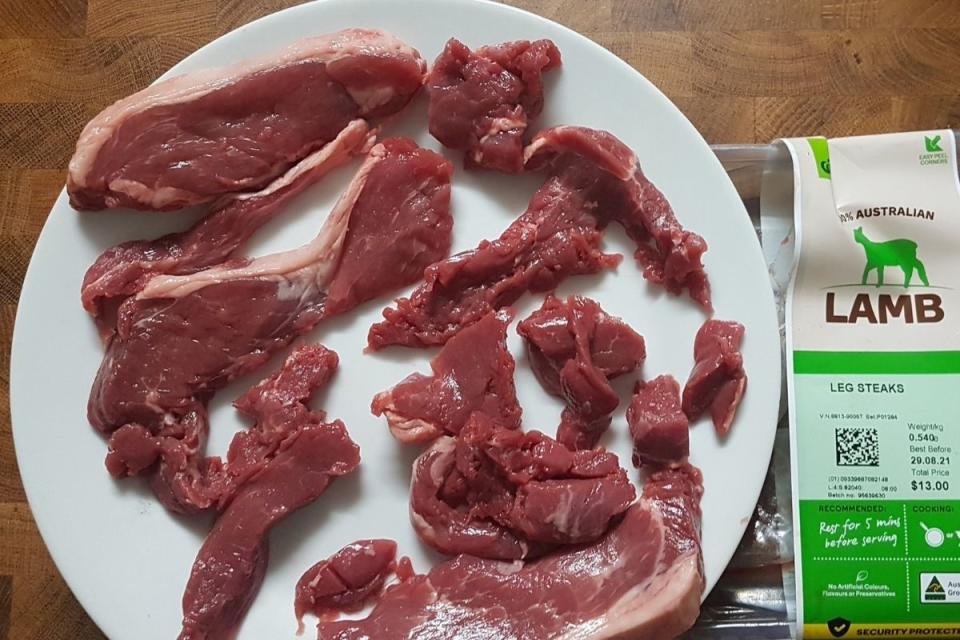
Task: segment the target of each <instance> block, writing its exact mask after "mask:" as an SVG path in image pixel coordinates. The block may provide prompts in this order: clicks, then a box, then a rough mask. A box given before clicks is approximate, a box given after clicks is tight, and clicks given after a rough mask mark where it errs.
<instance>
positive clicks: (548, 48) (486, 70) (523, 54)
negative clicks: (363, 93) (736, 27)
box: [426, 38, 560, 173]
mask: <svg viewBox="0 0 960 640" xmlns="http://www.w3.org/2000/svg"><path fill="white" fill-rule="evenodd" d="M559 66H560V51H559V50H558V49H557V47H556V45H555V44H553V42H551V41H550V40H537V41H536V42H529V41H527V40H518V41H515V42H504V43H502V44H498V45H492V46H488V47H481V48H480V49H477V51H471V50H470V49H469V47H467V46H466V45H465V44H463V43H462V42H460V41H459V40H457V39H455V38H451V39H450V40H449V41H447V44H446V46H445V47H444V48H443V52H441V53H440V55H439V56H438V57H437V59H436V61H435V62H434V63H433V67H432V68H431V70H430V73H429V74H427V78H426V86H427V92H428V94H429V95H430V111H429V121H430V133H431V134H433V137H434V138H436V139H437V140H439V141H440V142H441V144H443V145H444V146H445V147H449V148H451V149H464V150H465V152H466V155H465V158H464V163H465V164H466V166H467V167H482V168H485V169H496V170H498V171H503V172H506V173H520V172H521V171H523V145H524V142H525V140H524V134H525V133H526V130H527V126H528V124H529V121H530V120H531V119H533V118H536V117H537V116H538V115H540V112H541V111H542V110H543V79H542V76H543V74H544V73H545V72H547V71H550V70H551V69H555V68H557V67H559Z"/></svg>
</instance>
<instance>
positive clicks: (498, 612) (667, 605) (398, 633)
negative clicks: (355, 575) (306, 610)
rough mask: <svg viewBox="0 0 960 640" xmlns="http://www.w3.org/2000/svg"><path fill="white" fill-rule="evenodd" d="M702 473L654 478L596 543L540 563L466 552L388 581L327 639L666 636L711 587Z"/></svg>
mask: <svg viewBox="0 0 960 640" xmlns="http://www.w3.org/2000/svg"><path fill="white" fill-rule="evenodd" d="M702 494H703V486H702V481H701V477H700V473H699V471H698V470H696V469H695V468H693V467H690V466H684V467H680V468H677V469H667V470H663V471H658V472H656V473H654V474H652V475H651V476H650V477H649V478H648V479H647V481H646V483H645V485H644V489H643V495H642V497H641V499H640V500H639V502H637V503H636V504H634V505H633V506H632V507H630V508H629V509H628V510H627V512H626V514H625V515H624V518H623V520H622V521H621V522H620V523H619V524H618V525H616V526H615V527H613V528H612V529H611V530H610V531H609V532H607V534H606V535H605V536H604V537H603V538H601V539H600V540H599V541H597V542H595V543H593V544H589V545H583V546H579V547H568V548H563V549H559V550H557V551H556V552H554V553H552V554H550V555H547V556H544V557H542V558H539V559H537V560H534V561H530V562H526V563H520V562H503V561H496V560H487V559H482V558H476V557H473V556H468V555H462V556H459V557H457V558H454V559H452V560H448V561H446V562H443V563H441V564H439V565H437V566H435V567H434V568H433V569H432V570H431V571H430V572H429V573H427V574H426V575H419V576H415V577H412V578H410V579H408V580H405V581H403V582H400V583H398V584H394V585H391V586H389V587H388V588H387V590H386V591H385V592H384V594H383V597H382V598H381V599H380V601H379V602H378V603H377V605H376V606H375V607H374V609H373V611H372V612H371V613H370V615H369V616H367V617H366V618H363V619H360V620H336V621H326V620H322V621H321V622H320V624H319V627H318V631H319V638H321V639H322V640H362V639H363V640H365V639H367V638H378V639H380V638H382V639H384V640H386V639H387V638H389V639H390V640H415V639H419V640H422V639H424V638H429V639H430V640H462V639H464V638H484V639H486V638H491V639H492V638H496V639H497V640H613V639H618V640H626V639H627V638H629V639H630V640H668V639H671V638H675V637H677V636H678V635H680V634H682V633H683V632H684V631H686V630H687V629H689V628H690V627H691V626H692V625H693V623H694V622H695V621H696V619H697V615H698V614H699V612H700V596H701V594H702V592H703V588H704V579H703V564H702V560H701V552H700V497H701V496H702Z"/></svg>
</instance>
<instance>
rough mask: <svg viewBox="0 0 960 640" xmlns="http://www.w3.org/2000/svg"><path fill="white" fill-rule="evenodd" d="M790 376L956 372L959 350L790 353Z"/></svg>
mask: <svg viewBox="0 0 960 640" xmlns="http://www.w3.org/2000/svg"><path fill="white" fill-rule="evenodd" d="M793 371H794V373H864V374H871V373H875V374H884V373H960V351H794V352H793Z"/></svg>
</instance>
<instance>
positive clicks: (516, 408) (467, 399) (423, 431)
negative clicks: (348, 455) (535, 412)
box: [371, 311, 521, 442]
mask: <svg viewBox="0 0 960 640" xmlns="http://www.w3.org/2000/svg"><path fill="white" fill-rule="evenodd" d="M511 317H512V316H511V314H510V313H509V312H507V311H500V312H497V313H489V314H487V315H486V316H485V317H484V318H483V319H482V320H480V321H479V322H477V323H476V324H474V325H471V326H469V327H467V328H466V329H464V330H463V331H462V332H460V333H459V334H457V335H456V336H454V337H453V338H451V340H450V341H449V342H447V344H446V345H444V347H443V349H442V350H441V351H440V353H439V354H438V355H437V357H436V358H434V359H433V360H432V361H431V362H430V368H431V369H432V370H433V375H432V376H425V375H423V374H420V373H413V374H411V375H409V376H407V377H406V378H405V379H404V380H402V381H401V382H400V383H399V384H397V385H396V386H395V387H393V388H392V389H390V390H389V391H384V392H382V393H378V394H377V395H376V397H374V399H373V403H372V405H371V410H372V411H373V413H374V414H375V415H378V416H379V415H384V416H386V418H387V425H388V426H389V427H390V433H392V434H393V437H395V438H396V439H397V440H400V441H401V442H427V441H429V440H433V439H434V438H436V437H437V436H440V435H444V434H450V435H456V434H458V433H460V430H461V429H462V428H463V425H464V424H466V422H467V419H468V418H469V417H470V415H471V414H472V413H473V412H475V411H480V412H483V413H485V414H486V415H488V416H490V417H491V418H492V419H493V420H495V421H496V423H497V425H498V426H500V427H503V428H506V429H519V428H520V413H521V409H520V404H519V403H518V402H517V392H516V389H515V388H514V384H513V371H514V366H515V365H514V361H513V356H512V355H510V352H509V351H507V325H509V324H510V320H511Z"/></svg>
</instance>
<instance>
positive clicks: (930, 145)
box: [923, 136, 943, 153]
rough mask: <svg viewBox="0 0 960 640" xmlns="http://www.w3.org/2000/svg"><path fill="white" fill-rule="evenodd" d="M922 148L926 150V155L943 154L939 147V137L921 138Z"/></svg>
mask: <svg viewBox="0 0 960 640" xmlns="http://www.w3.org/2000/svg"><path fill="white" fill-rule="evenodd" d="M923 146H925V147H926V148H927V153H943V149H942V148H941V147H940V136H933V137H930V136H923Z"/></svg>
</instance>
